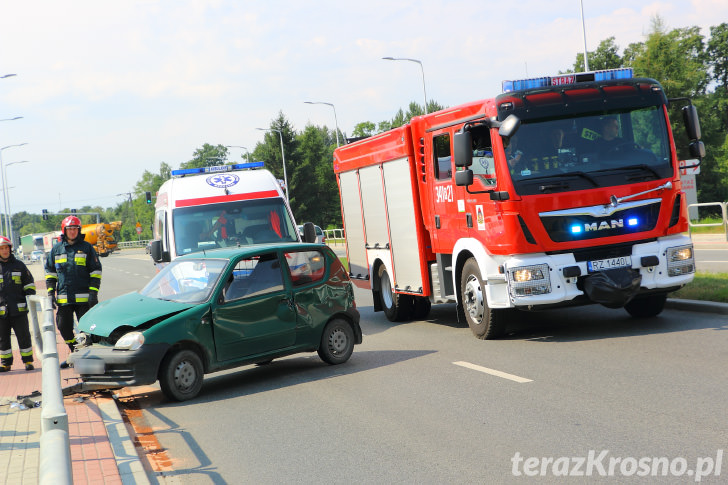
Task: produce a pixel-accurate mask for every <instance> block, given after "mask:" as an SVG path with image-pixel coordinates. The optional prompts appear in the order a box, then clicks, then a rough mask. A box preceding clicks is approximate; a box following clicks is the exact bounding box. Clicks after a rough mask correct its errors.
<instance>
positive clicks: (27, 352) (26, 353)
mask: <svg viewBox="0 0 728 485" xmlns="http://www.w3.org/2000/svg"><path fill="white" fill-rule="evenodd" d="M32 355H33V347H29V348H27V349H20V356H21V357H30V356H32Z"/></svg>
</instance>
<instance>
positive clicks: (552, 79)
mask: <svg viewBox="0 0 728 485" xmlns="http://www.w3.org/2000/svg"><path fill="white" fill-rule="evenodd" d="M631 77H634V71H633V69H632V68H631V67H626V68H623V69H608V70H606V71H591V72H578V73H575V74H561V75H558V76H544V77H535V78H530V79H517V80H515V81H503V92H504V93H507V92H509V91H521V90H523V89H534V88H545V87H550V86H566V85H569V84H576V83H583V82H594V81H610V80H613V79H629V78H631Z"/></svg>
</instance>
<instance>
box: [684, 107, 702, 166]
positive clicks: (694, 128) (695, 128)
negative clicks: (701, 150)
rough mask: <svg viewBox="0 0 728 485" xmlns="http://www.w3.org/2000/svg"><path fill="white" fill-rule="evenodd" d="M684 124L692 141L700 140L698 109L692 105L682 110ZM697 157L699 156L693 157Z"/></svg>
mask: <svg viewBox="0 0 728 485" xmlns="http://www.w3.org/2000/svg"><path fill="white" fill-rule="evenodd" d="M682 114H683V122H684V123H685V131H687V133H688V138H690V139H691V140H700V138H701V136H700V135H701V133H700V120H699V119H698V109H697V108H696V107H695V106H693V105H692V104H690V105H688V106H683V109H682ZM693 156H697V155H693Z"/></svg>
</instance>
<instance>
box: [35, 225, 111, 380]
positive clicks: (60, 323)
mask: <svg viewBox="0 0 728 485" xmlns="http://www.w3.org/2000/svg"><path fill="white" fill-rule="evenodd" d="M45 271H46V286H47V287H48V296H49V297H50V298H51V301H52V302H53V307H54V308H57V311H56V326H57V327H58V331H59V332H60V334H61V337H63V340H64V341H65V342H66V345H68V348H69V349H70V350H71V352H73V350H74V348H75V345H76V337H75V335H74V333H73V315H74V314H75V315H76V318H79V319H80V318H81V317H82V316H83V315H84V314H85V313H86V312H87V311H88V309H89V308H91V307H93V306H94V305H96V303H98V301H99V300H98V293H99V287H100V286H101V262H100V261H99V256H98V255H97V254H96V251H95V250H94V248H93V246H92V245H91V244H89V243H87V242H86V241H84V235H83V234H81V220H80V219H79V218H78V217H76V216H68V217H66V218H65V219H63V222H61V241H60V242H58V243H56V244H55V245H54V246H53V249H52V250H51V253H50V254H49V255H48V258H47V259H46V265H45ZM61 367H62V368H65V367H68V364H67V363H66V362H63V363H62V364H61Z"/></svg>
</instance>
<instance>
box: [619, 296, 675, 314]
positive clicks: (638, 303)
mask: <svg viewBox="0 0 728 485" xmlns="http://www.w3.org/2000/svg"><path fill="white" fill-rule="evenodd" d="M666 301H667V293H662V294H659V295H649V296H644V297H641V298H634V299H632V300H630V301H629V302H628V303H627V304H626V305H624V309H625V310H627V313H629V314H630V315H632V316H633V317H635V318H650V317H656V316H657V315H659V314H660V313H662V310H664V309H665V302H666Z"/></svg>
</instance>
